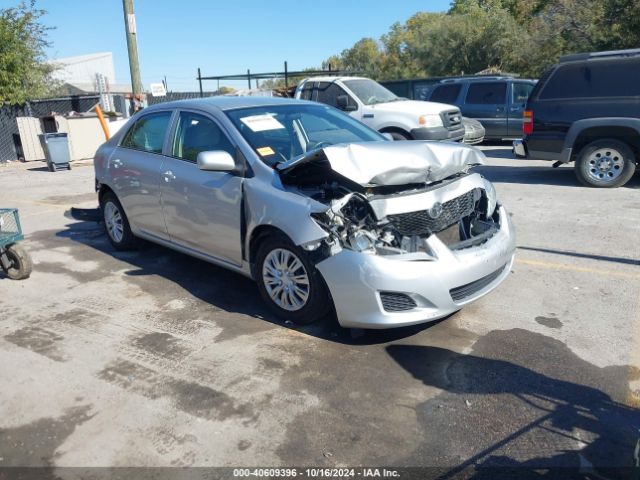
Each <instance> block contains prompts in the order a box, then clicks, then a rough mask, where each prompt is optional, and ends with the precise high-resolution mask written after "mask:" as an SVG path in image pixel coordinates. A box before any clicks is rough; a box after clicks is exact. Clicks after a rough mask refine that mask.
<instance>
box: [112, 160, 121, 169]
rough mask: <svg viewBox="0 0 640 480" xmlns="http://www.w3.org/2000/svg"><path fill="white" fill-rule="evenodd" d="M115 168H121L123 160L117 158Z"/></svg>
mask: <svg viewBox="0 0 640 480" xmlns="http://www.w3.org/2000/svg"><path fill="white" fill-rule="evenodd" d="M112 163H113V168H120V167H121V166H122V160H120V159H119V158H116V159H115V160H113V162H112Z"/></svg>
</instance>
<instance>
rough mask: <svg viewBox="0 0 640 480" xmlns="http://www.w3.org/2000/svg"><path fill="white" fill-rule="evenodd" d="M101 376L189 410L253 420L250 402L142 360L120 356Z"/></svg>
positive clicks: (207, 415)
mask: <svg viewBox="0 0 640 480" xmlns="http://www.w3.org/2000/svg"><path fill="white" fill-rule="evenodd" d="M98 378H100V379H102V380H105V381H107V382H109V383H113V384H115V385H117V386H119V387H121V388H123V389H125V390H129V391H132V392H135V393H138V394H141V395H144V396H145V397H147V398H151V399H157V398H161V397H168V398H170V399H171V400H172V402H173V403H174V404H175V405H176V407H177V408H178V409H180V410H182V411H184V412H186V413H189V414H191V415H195V416H197V417H201V418H206V419H211V420H225V419H227V418H230V417H241V418H244V419H245V421H253V420H255V419H256V418H257V414H256V413H255V412H254V411H253V408H252V406H251V405H249V404H246V403H240V402H237V401H236V400H234V399H233V398H231V397H229V396H228V395H227V394H226V393H224V392H220V391H218V390H215V389H213V388H211V387H208V386H206V385H201V384H198V383H195V382H189V381H186V380H182V379H180V378H176V377H172V376H169V375H165V374H162V373H159V372H156V371H154V370H151V369H149V368H146V367H144V366H142V365H140V364H137V363H133V362H129V361H127V360H122V359H120V360H117V361H115V362H113V363H111V364H110V365H109V366H107V367H106V368H104V369H103V370H102V371H100V372H99V373H98Z"/></svg>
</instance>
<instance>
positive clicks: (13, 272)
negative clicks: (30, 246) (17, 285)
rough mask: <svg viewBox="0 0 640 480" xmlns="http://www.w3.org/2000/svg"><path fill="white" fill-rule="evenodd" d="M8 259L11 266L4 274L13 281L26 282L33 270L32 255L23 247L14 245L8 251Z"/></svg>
mask: <svg viewBox="0 0 640 480" xmlns="http://www.w3.org/2000/svg"><path fill="white" fill-rule="evenodd" d="M6 254H7V257H8V258H9V262H10V263H11V266H10V267H9V268H8V269H6V270H5V271H4V272H5V273H6V274H7V277H9V278H11V279H12V280H24V279H26V278H29V276H30V275H31V271H32V270H33V263H32V262H31V255H29V252H27V251H26V250H25V249H24V248H23V247H22V245H18V244H16V243H14V244H13V245H10V246H9V247H7V249H6Z"/></svg>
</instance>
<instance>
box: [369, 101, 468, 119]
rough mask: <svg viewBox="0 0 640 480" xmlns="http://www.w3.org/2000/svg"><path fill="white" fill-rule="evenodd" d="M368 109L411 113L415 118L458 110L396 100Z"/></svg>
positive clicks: (445, 106) (371, 106)
mask: <svg viewBox="0 0 640 480" xmlns="http://www.w3.org/2000/svg"><path fill="white" fill-rule="evenodd" d="M369 108H371V109H373V110H376V111H382V112H389V113H411V114H414V115H416V121H418V119H417V117H419V116H420V115H428V114H439V113H441V112H446V111H450V110H458V107H456V106H455V105H447V104H446V103H438V102H424V101H421V100H398V101H395V102H386V103H376V104H374V105H369Z"/></svg>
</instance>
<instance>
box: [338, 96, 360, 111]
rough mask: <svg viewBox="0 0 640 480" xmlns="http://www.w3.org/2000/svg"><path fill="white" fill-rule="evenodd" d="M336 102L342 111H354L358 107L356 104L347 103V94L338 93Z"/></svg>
mask: <svg viewBox="0 0 640 480" xmlns="http://www.w3.org/2000/svg"><path fill="white" fill-rule="evenodd" d="M336 103H337V105H338V108H339V109H340V110H342V111H344V112H355V111H356V110H357V109H358V106H357V105H354V104H353V103H349V96H348V95H338V97H337V98H336Z"/></svg>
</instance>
